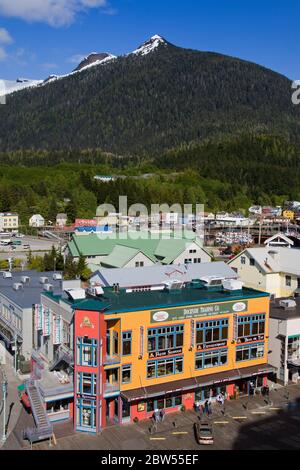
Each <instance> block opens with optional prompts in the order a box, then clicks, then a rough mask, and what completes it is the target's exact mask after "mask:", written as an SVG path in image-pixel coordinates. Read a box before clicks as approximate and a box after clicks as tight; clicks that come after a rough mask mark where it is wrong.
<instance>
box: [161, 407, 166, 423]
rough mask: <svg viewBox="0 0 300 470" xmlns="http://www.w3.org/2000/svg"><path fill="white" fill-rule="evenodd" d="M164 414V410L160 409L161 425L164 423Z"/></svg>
mask: <svg viewBox="0 0 300 470" xmlns="http://www.w3.org/2000/svg"><path fill="white" fill-rule="evenodd" d="M165 414H166V412H165V410H164V409H162V410H161V412H160V421H161V422H162V423H163V421H164V419H165Z"/></svg>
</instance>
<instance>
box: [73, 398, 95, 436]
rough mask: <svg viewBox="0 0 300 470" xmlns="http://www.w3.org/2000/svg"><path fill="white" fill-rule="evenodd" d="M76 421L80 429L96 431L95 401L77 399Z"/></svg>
mask: <svg viewBox="0 0 300 470" xmlns="http://www.w3.org/2000/svg"><path fill="white" fill-rule="evenodd" d="M76 420H77V426H78V427H80V428H90V429H96V401H95V400H85V399H81V398H80V399H78V400H77V417H76Z"/></svg>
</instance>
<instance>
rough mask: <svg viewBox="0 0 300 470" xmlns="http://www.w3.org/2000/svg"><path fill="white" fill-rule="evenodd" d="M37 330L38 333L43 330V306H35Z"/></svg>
mask: <svg viewBox="0 0 300 470" xmlns="http://www.w3.org/2000/svg"><path fill="white" fill-rule="evenodd" d="M34 318H35V329H36V330H37V331H40V330H43V321H44V309H43V306H42V305H36V306H35V316H34Z"/></svg>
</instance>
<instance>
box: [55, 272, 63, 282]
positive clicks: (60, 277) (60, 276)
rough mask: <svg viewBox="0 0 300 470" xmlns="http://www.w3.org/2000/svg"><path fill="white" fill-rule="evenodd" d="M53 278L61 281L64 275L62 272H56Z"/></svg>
mask: <svg viewBox="0 0 300 470" xmlns="http://www.w3.org/2000/svg"><path fill="white" fill-rule="evenodd" d="M53 280H54V281H61V280H62V275H61V274H60V273H54V274H53Z"/></svg>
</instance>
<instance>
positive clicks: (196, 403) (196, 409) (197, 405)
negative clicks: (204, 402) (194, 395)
mask: <svg viewBox="0 0 300 470" xmlns="http://www.w3.org/2000/svg"><path fill="white" fill-rule="evenodd" d="M195 411H196V413H199V412H200V401H199V400H197V401H195Z"/></svg>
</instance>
